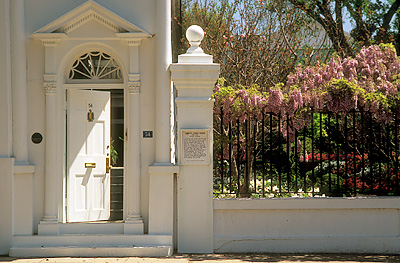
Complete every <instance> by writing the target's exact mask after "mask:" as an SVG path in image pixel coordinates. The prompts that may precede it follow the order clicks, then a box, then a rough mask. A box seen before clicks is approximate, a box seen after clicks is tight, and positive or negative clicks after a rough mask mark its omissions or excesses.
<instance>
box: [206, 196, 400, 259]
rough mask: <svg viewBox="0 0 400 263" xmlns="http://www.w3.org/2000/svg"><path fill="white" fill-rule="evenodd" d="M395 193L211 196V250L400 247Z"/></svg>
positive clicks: (311, 250) (399, 201)
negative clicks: (311, 196) (329, 195)
mask: <svg viewBox="0 0 400 263" xmlns="http://www.w3.org/2000/svg"><path fill="white" fill-rule="evenodd" d="M399 209H400V197H393V198H391V197H368V198H301V199H300V198H298V199H297V198H281V199H214V252H215V253H228V252H229V253H244V252H248V253H251V252H257V253H388V254H389V253H390V254H393V253H400V237H399V234H400V232H399V231H400V213H399V212H400V211H399Z"/></svg>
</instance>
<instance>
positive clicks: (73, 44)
mask: <svg viewBox="0 0 400 263" xmlns="http://www.w3.org/2000/svg"><path fill="white" fill-rule="evenodd" d="M85 12H87V13H88V14H89V13H93V14H96V15H89V16H88V19H89V20H90V19H94V18H96V16H101V17H103V18H104V19H106V20H107V21H109V22H110V23H112V24H114V25H116V26H115V27H111V28H114V29H115V34H114V37H113V38H111V39H110V38H107V39H105V38H103V37H98V38H97V37H92V38H90V39H88V38H85V37H84V38H81V39H79V38H76V37H73V38H69V35H68V34H69V33H70V32H71V33H72V32H73V31H65V30H63V28H64V27H66V26H67V24H69V23H72V22H73V21H75V20H76V21H75V22H78V21H79V19H80V17H81V15H82V13H85ZM66 17H68V19H66ZM71 21H72V22H71ZM85 23H86V21H81V23H78V24H77V27H80V26H83V25H84V24H85ZM109 29H110V27H107V30H109ZM117 29H118V30H117ZM65 32H67V33H65ZM151 36H152V35H151V34H149V33H147V32H146V31H144V30H142V29H141V28H139V27H137V26H136V25H133V24H131V23H130V22H128V21H126V20H124V19H123V18H121V17H119V16H118V15H116V14H114V13H112V12H111V11H109V10H108V9H106V8H104V7H102V6H101V5H99V4H97V3H95V2H92V1H88V2H86V3H84V4H83V5H81V6H79V7H77V8H76V9H74V10H72V11H71V12H69V13H67V14H66V15H64V16H62V17H60V18H58V19H56V20H55V21H53V22H51V23H50V24H48V25H47V26H45V27H42V29H40V30H38V31H37V32H35V33H34V34H33V35H32V38H34V39H38V40H40V41H41V42H42V44H43V46H44V62H45V63H44V64H45V69H44V74H43V88H44V93H45V97H46V106H45V108H46V110H45V111H46V133H45V142H46V150H45V158H46V164H45V191H44V192H45V193H44V216H43V219H42V220H41V222H40V224H39V229H38V230H39V231H38V232H39V235H58V234H59V233H60V230H59V227H58V224H59V223H65V222H66V218H65V205H66V204H65V198H64V193H65V177H66V174H65V170H66V169H65V167H66V163H65V152H66V148H65V143H64V142H65V139H66V131H65V121H66V119H65V107H66V105H65V89H66V88H76V87H77V85H76V84H66V81H65V72H66V70H68V69H67V66H68V63H71V61H73V59H74V58H75V59H76V58H77V57H78V56H79V54H82V50H91V51H103V52H107V53H108V54H110V55H112V56H114V57H115V58H116V60H117V61H118V63H119V64H120V66H121V69H122V74H123V84H111V86H113V87H117V86H115V85H118V88H121V87H122V88H123V89H124V93H125V98H126V99H125V102H126V103H125V105H126V107H125V108H126V113H127V114H126V116H125V129H126V131H127V133H128V138H129V140H128V141H127V147H128V149H127V150H126V159H125V160H126V161H125V164H126V165H125V169H126V171H125V182H126V183H125V185H124V187H125V191H124V193H125V195H124V221H125V224H124V225H125V226H124V233H126V234H143V231H144V230H143V219H142V217H141V210H140V205H141V202H140V177H141V176H140V88H141V82H140V62H139V46H140V44H141V43H142V41H143V40H144V39H147V38H150V37H151ZM79 85H80V86H81V87H82V84H79ZM87 85H89V86H90V85H92V84H87ZM101 85H103V84H100V86H101ZM89 86H88V87H89ZM133 146H135V147H133ZM127 189H129V190H127Z"/></svg>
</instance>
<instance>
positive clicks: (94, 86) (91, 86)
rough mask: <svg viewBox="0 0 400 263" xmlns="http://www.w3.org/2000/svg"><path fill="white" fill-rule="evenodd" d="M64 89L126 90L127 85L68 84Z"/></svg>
mask: <svg viewBox="0 0 400 263" xmlns="http://www.w3.org/2000/svg"><path fill="white" fill-rule="evenodd" d="M63 86H64V89H124V88H125V84H124V83H122V84H113V83H110V84H107V83H99V84H92V83H87V84H86V83H79V84H71V83H66V84H64V85H63Z"/></svg>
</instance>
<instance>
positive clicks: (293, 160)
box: [214, 111, 400, 197]
mask: <svg viewBox="0 0 400 263" xmlns="http://www.w3.org/2000/svg"><path fill="white" fill-rule="evenodd" d="M223 116H224V115H223V112H221V115H220V116H216V117H215V120H214V196H215V197H277V196H281V197H289V196H292V197H293V196H299V197H306V196H358V195H399V193H400V187H399V176H400V172H399V128H400V127H399V120H398V116H394V118H393V120H392V121H390V122H386V123H385V122H378V121H376V120H375V118H374V117H373V115H372V114H371V113H369V112H363V111H352V112H350V113H348V114H334V113H329V112H327V113H313V114H312V115H311V116H310V117H311V118H310V123H309V125H307V127H308V128H304V129H301V130H299V131H297V132H296V133H294V134H292V136H289V135H290V129H291V127H290V125H292V124H290V123H287V122H288V120H290V118H283V117H282V116H277V115H275V114H273V113H264V114H263V116H262V117H261V119H258V120H256V119H252V118H248V119H247V120H246V121H244V122H240V121H239V120H237V121H226V120H223ZM285 122H286V123H285ZM285 129H287V130H285ZM284 134H285V136H284ZM287 134H289V135H287Z"/></svg>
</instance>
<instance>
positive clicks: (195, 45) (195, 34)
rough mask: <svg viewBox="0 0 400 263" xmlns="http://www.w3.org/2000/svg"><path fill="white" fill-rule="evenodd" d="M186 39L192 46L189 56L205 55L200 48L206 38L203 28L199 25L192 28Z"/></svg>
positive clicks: (187, 32) (188, 52) (188, 30)
mask: <svg viewBox="0 0 400 263" xmlns="http://www.w3.org/2000/svg"><path fill="white" fill-rule="evenodd" d="M186 38H187V40H188V41H189V44H190V48H189V49H188V51H187V52H186V53H187V54H192V53H203V50H202V49H201V48H200V47H199V46H200V43H201V41H202V40H203V38H204V31H203V29H202V28H201V27H199V26H197V25H192V26H190V27H189V28H188V29H187V30H186Z"/></svg>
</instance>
